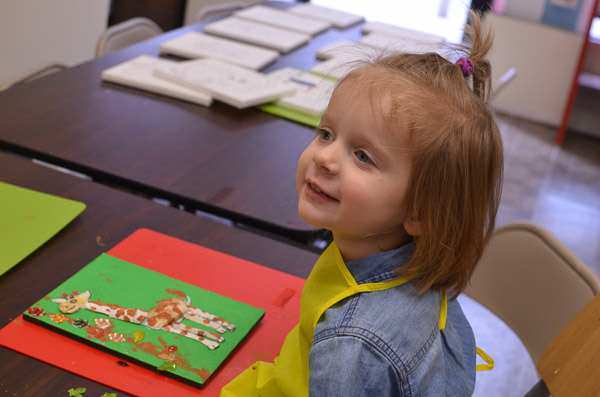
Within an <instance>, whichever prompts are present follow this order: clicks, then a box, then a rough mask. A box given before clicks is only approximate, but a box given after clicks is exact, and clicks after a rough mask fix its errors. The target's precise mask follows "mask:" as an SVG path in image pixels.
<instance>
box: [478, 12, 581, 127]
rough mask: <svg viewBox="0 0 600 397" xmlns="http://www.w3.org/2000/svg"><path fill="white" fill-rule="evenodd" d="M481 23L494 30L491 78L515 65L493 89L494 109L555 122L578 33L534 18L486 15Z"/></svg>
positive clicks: (578, 41) (572, 68) (564, 97)
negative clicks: (512, 75) (513, 73)
mask: <svg viewBox="0 0 600 397" xmlns="http://www.w3.org/2000/svg"><path fill="white" fill-rule="evenodd" d="M485 23H486V24H489V25H491V27H492V29H493V30H494V37H495V39H494V46H493V47H492V51H491V54H490V57H489V59H490V62H491V64H492V73H493V75H494V76H495V77H496V78H497V77H499V76H500V75H502V74H503V73H504V72H506V71H507V70H508V69H509V68H511V67H515V68H517V78H516V79H515V80H514V81H513V82H512V83H511V84H510V85H508V86H507V87H506V89H505V90H503V91H502V92H501V93H499V94H498V96H497V97H496V98H494V101H493V102H492V106H493V107H494V108H496V109H497V110H500V111H503V112H506V113H510V114H514V115H516V116H520V117H523V118H526V119H530V120H533V121H538V122H542V123H545V124H550V125H553V126H558V125H559V124H560V120H561V117H562V114H563V112H564V108H565V105H566V102H567V99H568V95H569V92H570V88H571V81H572V79H573V73H574V72H575V67H576V65H577V60H578V57H579V49H580V47H581V44H582V43H583V40H582V36H581V35H580V34H578V33H574V32H569V31H566V30H561V29H555V28H551V27H548V26H545V25H541V24H538V23H535V22H527V21H522V20H516V19H513V18H509V17H503V16H497V15H493V14H488V15H487V16H486V18H485Z"/></svg>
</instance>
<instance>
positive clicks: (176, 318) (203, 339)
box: [52, 291, 235, 350]
mask: <svg viewBox="0 0 600 397" xmlns="http://www.w3.org/2000/svg"><path fill="white" fill-rule="evenodd" d="M178 295H179V294H178ZM181 295H183V296H185V300H184V299H179V298H169V299H163V300H161V301H159V302H158V303H157V304H156V306H154V307H153V308H151V309H150V310H149V311H144V310H142V309H138V308H128V307H123V306H119V305H115V304H112V303H104V302H100V301H92V300H90V296H91V293H90V292H89V291H85V292H82V293H72V294H71V295H68V296H66V297H63V298H56V299H52V302H54V303H58V304H59V306H58V308H59V310H60V311H61V312H62V313H66V314H72V313H75V312H77V311H78V310H80V309H86V310H90V311H92V312H95V313H101V314H105V315H107V316H109V317H111V318H115V319H117V320H122V321H127V322H129V323H134V324H140V325H143V326H146V327H150V328H153V329H161V330H164V331H167V332H171V333H174V334H178V335H181V336H185V337H187V338H190V339H194V340H197V341H199V342H200V343H202V344H203V345H205V346H206V347H208V348H209V349H211V350H214V349H216V348H217V347H219V344H220V343H221V342H223V340H224V339H223V337H222V336H220V335H218V334H215V333H213V332H209V331H205V330H203V329H200V328H195V327H190V326H188V325H185V324H183V323H182V320H183V319H188V320H190V321H194V322H196V323H199V324H202V325H205V326H207V327H210V328H213V329H214V330H216V331H217V332H219V333H221V334H222V333H225V332H227V331H233V330H234V329H235V326H234V325H233V324H231V323H229V322H227V321H225V320H223V319H222V318H220V317H217V316H215V315H214V314H211V313H208V312H205V311H203V310H201V309H199V308H197V307H193V306H191V300H190V297H189V296H187V295H185V294H181Z"/></svg>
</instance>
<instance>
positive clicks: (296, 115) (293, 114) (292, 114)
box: [259, 102, 321, 128]
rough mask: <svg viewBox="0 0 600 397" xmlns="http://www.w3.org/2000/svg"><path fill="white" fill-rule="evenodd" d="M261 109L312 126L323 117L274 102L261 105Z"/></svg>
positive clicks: (315, 125) (317, 123)
mask: <svg viewBox="0 0 600 397" xmlns="http://www.w3.org/2000/svg"><path fill="white" fill-rule="evenodd" d="M259 109H260V110H262V111H263V112H266V113H270V114H272V115H274V116H277V117H283V118H284V119H288V120H292V121H295V122H297V123H300V124H304V125H307V126H309V127H312V128H315V127H317V126H318V125H319V121H321V117H319V116H313V115H310V114H306V113H302V112H299V111H297V110H294V109H290V108H287V107H285V106H280V105H277V104H276V103H274V102H272V103H267V104H266V105H262V106H259Z"/></svg>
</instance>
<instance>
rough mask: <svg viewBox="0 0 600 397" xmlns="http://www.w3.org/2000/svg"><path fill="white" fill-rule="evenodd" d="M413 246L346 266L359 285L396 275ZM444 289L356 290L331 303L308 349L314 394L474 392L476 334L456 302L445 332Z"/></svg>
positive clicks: (452, 302)
mask: <svg viewBox="0 0 600 397" xmlns="http://www.w3.org/2000/svg"><path fill="white" fill-rule="evenodd" d="M413 251H414V244H413V243H409V244H406V245H404V246H402V247H400V248H398V249H395V250H391V251H386V252H381V253H377V254H375V255H372V256H369V257H367V258H364V259H359V260H355V261H350V262H348V263H347V264H346V265H347V267H348V269H349V270H350V272H351V273H352V275H353V276H354V278H355V280H356V282H357V283H358V284H363V283H369V282H377V281H387V280H390V279H393V278H396V277H397V275H396V274H395V273H394V272H393V270H394V269H396V268H398V267H399V266H400V265H402V264H404V263H406V262H407V261H408V259H409V258H410V255H411V254H412V252H413ZM440 303H441V294H440V293H439V292H436V291H430V292H427V293H425V294H423V295H420V294H419V293H418V292H417V290H416V288H415V287H414V285H413V284H411V283H406V284H403V285H401V286H398V287H395V288H391V289H387V290H384V291H378V292H365V293H361V294H358V295H354V296H351V297H349V298H347V299H345V300H343V301H341V302H340V303H338V304H337V305H334V306H332V307H331V308H329V309H328V310H327V311H326V312H325V313H324V314H323V316H322V317H321V319H320V321H319V323H318V324H317V327H316V329H315V334H314V339H313V344H312V347H311V350H310V357H309V367H310V379H309V390H310V395H311V396H315V397H321V396H326V397H329V396H340V397H342V396H343V397H353V396H369V397H374V396H378V397H386V396H405V397H409V396H452V397H457V396H458V397H460V396H470V395H471V394H472V393H473V389H474V386H475V338H474V336H473V331H472V330H471V327H470V325H469V323H468V322H467V319H466V318H465V316H464V314H463V312H462V309H461V307H460V305H459V303H458V301H457V300H449V301H448V312H447V320H446V328H445V329H444V331H440V330H439V328H438V321H439V316H440Z"/></svg>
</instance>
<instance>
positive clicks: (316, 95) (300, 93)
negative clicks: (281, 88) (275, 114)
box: [268, 68, 336, 116]
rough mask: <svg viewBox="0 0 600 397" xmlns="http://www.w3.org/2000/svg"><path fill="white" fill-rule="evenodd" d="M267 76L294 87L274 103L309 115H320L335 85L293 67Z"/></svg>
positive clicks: (328, 80) (332, 82) (325, 79)
mask: <svg viewBox="0 0 600 397" xmlns="http://www.w3.org/2000/svg"><path fill="white" fill-rule="evenodd" d="M268 77H269V79H270V80H271V81H274V82H277V83H278V84H289V85H291V86H293V87H294V89H295V92H294V93H293V94H291V95H286V96H284V97H283V98H281V99H279V100H278V101H277V102H276V105H279V106H283V107H286V108H289V109H293V110H296V111H299V112H302V113H306V114H308V115H311V116H321V115H322V114H323V112H325V109H327V105H328V104H329V99H331V94H332V92H333V89H334V88H335V85H336V83H335V81H333V80H330V79H327V78H325V77H322V76H317V75H315V74H312V73H309V72H305V71H303V70H298V69H294V68H284V69H279V70H276V71H275V72H272V73H270V74H269V75H268Z"/></svg>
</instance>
